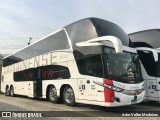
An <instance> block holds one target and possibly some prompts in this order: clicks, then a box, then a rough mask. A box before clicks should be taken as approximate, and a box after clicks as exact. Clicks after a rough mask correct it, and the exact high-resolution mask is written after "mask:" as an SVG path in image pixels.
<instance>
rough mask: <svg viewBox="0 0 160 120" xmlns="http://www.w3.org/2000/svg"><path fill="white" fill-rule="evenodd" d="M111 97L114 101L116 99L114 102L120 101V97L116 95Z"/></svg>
mask: <svg viewBox="0 0 160 120" xmlns="http://www.w3.org/2000/svg"><path fill="white" fill-rule="evenodd" d="M112 99H113V100H114V101H116V102H121V101H120V99H119V98H117V97H112Z"/></svg>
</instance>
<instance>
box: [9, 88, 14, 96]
mask: <svg viewBox="0 0 160 120" xmlns="http://www.w3.org/2000/svg"><path fill="white" fill-rule="evenodd" d="M10 96H11V97H14V88H13V86H11V88H10Z"/></svg>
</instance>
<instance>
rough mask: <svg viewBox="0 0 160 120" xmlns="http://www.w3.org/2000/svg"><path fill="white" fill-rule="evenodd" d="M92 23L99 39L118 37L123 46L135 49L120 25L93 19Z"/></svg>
mask: <svg viewBox="0 0 160 120" xmlns="http://www.w3.org/2000/svg"><path fill="white" fill-rule="evenodd" d="M92 21H93V23H94V25H95V27H96V29H97V33H98V36H99V37H100V36H107V35H111V36H116V37H118V38H119V39H120V40H121V41H122V44H123V45H125V46H130V47H133V45H132V43H131V41H130V40H129V38H128V35H127V34H126V33H125V32H124V31H123V30H122V29H121V28H120V27H119V26H118V25H116V24H114V23H112V22H109V21H106V20H102V19H92Z"/></svg>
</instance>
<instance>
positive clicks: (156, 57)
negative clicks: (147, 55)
mask: <svg viewBox="0 0 160 120" xmlns="http://www.w3.org/2000/svg"><path fill="white" fill-rule="evenodd" d="M136 50H137V51H150V52H152V53H153V57H154V60H155V62H157V61H158V53H157V51H155V50H154V49H151V48H146V47H137V48H136Z"/></svg>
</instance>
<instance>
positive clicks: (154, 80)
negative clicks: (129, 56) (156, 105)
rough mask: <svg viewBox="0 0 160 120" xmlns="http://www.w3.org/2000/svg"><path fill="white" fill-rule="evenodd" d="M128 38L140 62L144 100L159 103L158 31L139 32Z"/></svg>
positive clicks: (159, 52) (159, 46)
mask: <svg viewBox="0 0 160 120" xmlns="http://www.w3.org/2000/svg"><path fill="white" fill-rule="evenodd" d="M129 37H130V38H131V40H132V42H133V44H134V46H135V47H136V49H137V52H138V55H139V58H140V61H141V70H142V77H143V79H144V81H145V90H146V93H145V100H149V101H160V49H159V48H160V30H159V29H151V30H144V31H139V32H135V33H132V34H129Z"/></svg>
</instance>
